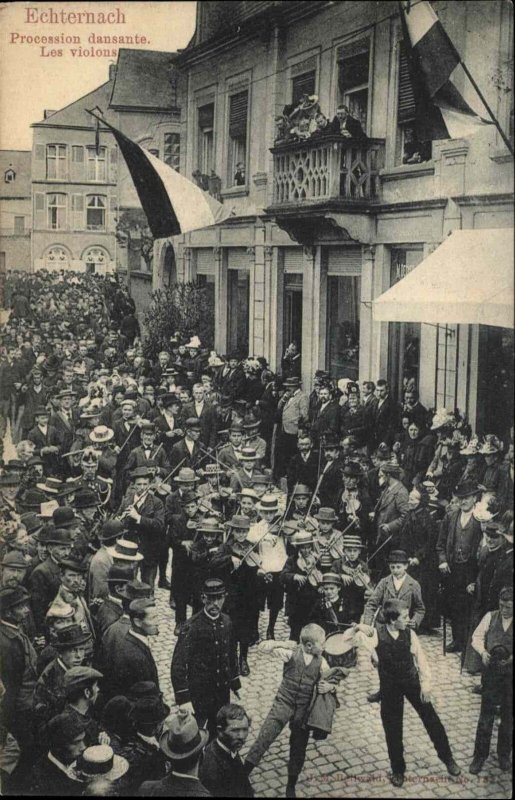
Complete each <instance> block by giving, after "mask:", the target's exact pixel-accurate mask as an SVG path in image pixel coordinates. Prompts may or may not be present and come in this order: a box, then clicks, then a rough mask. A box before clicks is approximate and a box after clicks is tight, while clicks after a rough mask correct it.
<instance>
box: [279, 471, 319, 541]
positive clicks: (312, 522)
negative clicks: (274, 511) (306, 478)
mask: <svg viewBox="0 0 515 800" xmlns="http://www.w3.org/2000/svg"><path fill="white" fill-rule="evenodd" d="M311 494H312V492H311V491H310V489H309V488H308V487H307V486H305V485H304V484H303V483H299V485H298V486H296V487H295V489H294V490H293V496H292V504H291V507H290V509H289V511H288V513H287V515H286V519H288V520H292V521H293V522H304V523H305V526H306V530H310V531H312V532H313V533H314V532H315V531H316V530H318V522H317V521H316V519H315V517H313V516H311V514H309V515H308V516H307V517H306V514H307V512H308V509H309V503H310V498H311Z"/></svg>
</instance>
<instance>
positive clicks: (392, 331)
mask: <svg viewBox="0 0 515 800" xmlns="http://www.w3.org/2000/svg"><path fill="white" fill-rule="evenodd" d="M423 256H424V251H423V249H422V246H421V245H420V246H419V247H416V246H415V247H392V249H391V251H390V286H393V285H394V284H396V283H398V282H399V281H400V280H402V279H403V278H405V277H406V275H408V273H409V272H411V270H412V269H414V268H415V267H416V266H417V265H418V264H420V262H421V261H422V258H423ZM420 332H421V328H420V323H419V322H390V324H389V326H388V382H389V384H390V387H391V389H392V394H393V395H394V397H396V398H397V399H398V400H399V401H402V399H403V397H404V392H405V391H406V389H407V388H408V386H410V387H411V388H414V389H418V386H419V374H420Z"/></svg>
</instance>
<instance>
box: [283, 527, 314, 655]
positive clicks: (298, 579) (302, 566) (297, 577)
mask: <svg viewBox="0 0 515 800" xmlns="http://www.w3.org/2000/svg"><path fill="white" fill-rule="evenodd" d="M291 544H292V546H293V547H294V548H295V554H294V555H293V556H290V557H289V558H288V560H287V561H286V564H285V565H284V567H283V570H282V572H281V582H282V584H283V586H284V587H285V589H286V616H287V617H288V622H289V624H290V639H291V640H293V641H295V642H298V641H299V637H300V632H301V629H302V628H303V627H304V625H306V623H307V622H308V620H309V618H310V615H311V610H312V608H313V606H314V604H315V603H316V601H317V600H318V588H317V587H318V585H319V583H321V581H322V573H321V572H320V571H319V570H318V569H317V556H316V553H315V541H314V539H313V534H312V533H310V532H309V531H306V530H299V531H298V532H297V533H294V534H293V536H292V537H291Z"/></svg>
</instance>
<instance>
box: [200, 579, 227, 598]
mask: <svg viewBox="0 0 515 800" xmlns="http://www.w3.org/2000/svg"><path fill="white" fill-rule="evenodd" d="M225 593H226V590H225V583H224V582H223V580H222V579H221V578H206V580H205V581H204V583H203V584H202V594H205V595H206V596H207V597H221V596H222V595H223V594H225Z"/></svg>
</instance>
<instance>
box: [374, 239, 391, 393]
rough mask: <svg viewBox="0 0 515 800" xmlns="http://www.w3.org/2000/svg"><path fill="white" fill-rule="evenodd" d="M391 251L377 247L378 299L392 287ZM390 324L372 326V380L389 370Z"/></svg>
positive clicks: (376, 276)
mask: <svg viewBox="0 0 515 800" xmlns="http://www.w3.org/2000/svg"><path fill="white" fill-rule="evenodd" d="M388 256H389V250H388V248H386V247H385V246H384V245H382V244H379V245H376V247H375V259H374V270H373V279H372V296H373V298H374V299H375V298H377V297H379V296H380V295H382V294H383V292H386V290H387V289H388V288H389V285H390V260H389V257H388ZM388 324H389V323H388V322H376V321H374V320H373V319H372V326H371V340H372V341H371V358H370V372H369V374H370V380H372V381H376V380H377V379H378V378H385V377H386V375H387V370H388Z"/></svg>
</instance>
